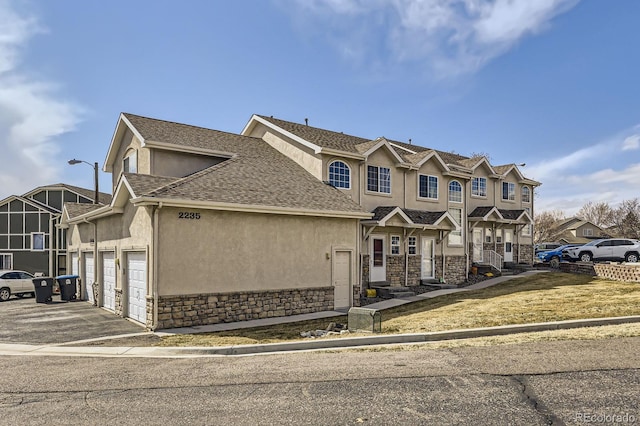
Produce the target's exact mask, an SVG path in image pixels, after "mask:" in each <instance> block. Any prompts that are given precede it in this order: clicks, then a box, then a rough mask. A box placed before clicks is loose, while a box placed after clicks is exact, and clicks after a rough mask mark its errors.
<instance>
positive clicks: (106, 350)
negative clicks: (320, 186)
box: [0, 271, 640, 358]
mask: <svg viewBox="0 0 640 426" xmlns="http://www.w3.org/2000/svg"><path fill="white" fill-rule="evenodd" d="M540 272H545V271H529V272H524V273H522V274H519V275H513V276H502V277H497V278H492V279H488V280H485V281H481V282H479V283H476V284H473V285H470V286H468V287H464V288H456V289H443V290H436V291H431V292H428V293H423V294H420V295H417V296H412V297H409V298H405V299H390V300H385V301H382V302H378V303H375V304H371V305H368V307H370V308H374V309H379V310H384V309H389V308H392V307H395V306H400V305H403V304H406V303H411V302H415V301H419V300H424V299H429V298H434V297H438V296H440V295H443V294H451V293H460V292H466V291H471V290H479V289H483V288H487V287H491V286H494V285H496V284H499V283H502V282H504V281H507V280H512V279H517V278H521V277H526V276H529V275H532V274H536V273H540ZM344 314H345V313H344V312H337V311H330V312H317V313H312V314H304V315H294V316H289V317H278V318H266V319H259V320H251V321H244V322H238V323H229V324H215V325H208V326H200V327H185V328H176V329H171V330H163V331H162V332H157V333H155V334H156V335H158V336H168V335H174V334H190V333H205V332H214V331H225V330H235V329H242V328H249V327H261V326H269V325H275V324H283V323H290V322H297V321H304V320H309V319H318V318H329V317H334V316H340V315H344ZM629 323H640V316H629V317H616V318H595V319H584V320H570V321H554V322H548V323H537V324H517V325H507V326H499V327H484V328H474V329H466V330H449V331H437V332H431V333H413V334H387V335H384V334H372V335H369V336H359V337H341V338H335V339H331V338H319V339H306V340H301V341H294V342H282V343H269V344H255V345H235V346H223V347H157V346H146V347H138V346H120V347H114V346H71V345H74V344H76V345H81V344H83V343H87V342H90V341H96V340H104V339H118V338H122V337H127V336H132V335H138V334H139V335H145V334H147V335H148V334H151V333H149V332H147V333H134V334H128V335H114V336H110V337H101V338H97V339H88V340H83V341H76V342H67V343H64V344H44V345H29V344H1V343H0V355H9V356H21V355H22V356H23V355H32V356H64V357H70V356H83V357H86V356H89V357H143V358H194V357H220V356H248V355H259V354H274V353H282V352H291V351H315V350H325V349H348V348H353V347H361V346H375V345H393V344H410V343H425V342H434V341H440V340H453V339H468V338H475V337H485V336H500V335H507V334H514V333H525V332H539V331H547V330H559V329H571V328H580V327H596V326H603V325H615V324H629Z"/></svg>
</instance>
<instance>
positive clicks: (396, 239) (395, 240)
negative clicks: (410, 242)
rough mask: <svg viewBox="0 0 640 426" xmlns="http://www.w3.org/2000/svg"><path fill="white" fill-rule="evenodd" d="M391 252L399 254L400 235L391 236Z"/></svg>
mask: <svg viewBox="0 0 640 426" xmlns="http://www.w3.org/2000/svg"><path fill="white" fill-rule="evenodd" d="M391 254H400V236H399V235H392V236H391Z"/></svg>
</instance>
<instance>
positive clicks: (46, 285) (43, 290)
mask: <svg viewBox="0 0 640 426" xmlns="http://www.w3.org/2000/svg"><path fill="white" fill-rule="evenodd" d="M31 281H32V282H33V287H34V289H35V291H36V303H47V302H51V297H52V296H53V278H51V277H38V278H34V279H32V280H31Z"/></svg>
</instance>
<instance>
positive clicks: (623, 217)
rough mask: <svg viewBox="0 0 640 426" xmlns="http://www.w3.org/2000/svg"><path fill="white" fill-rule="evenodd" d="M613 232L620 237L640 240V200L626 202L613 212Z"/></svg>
mask: <svg viewBox="0 0 640 426" xmlns="http://www.w3.org/2000/svg"><path fill="white" fill-rule="evenodd" d="M612 222H613V226H612V228H613V230H614V233H615V234H616V235H617V236H619V237H625V238H636V239H640V200H638V199H637V198H634V199H632V200H624V201H623V202H622V203H620V206H618V208H617V209H615V210H614V212H613V219H612Z"/></svg>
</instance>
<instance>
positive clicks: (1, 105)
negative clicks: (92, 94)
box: [0, 0, 81, 198]
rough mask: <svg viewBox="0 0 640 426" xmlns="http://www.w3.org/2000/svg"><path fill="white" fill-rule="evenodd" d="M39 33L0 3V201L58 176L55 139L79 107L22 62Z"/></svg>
mask: <svg viewBox="0 0 640 426" xmlns="http://www.w3.org/2000/svg"><path fill="white" fill-rule="evenodd" d="M42 32H43V30H42V28H40V26H39V25H38V23H37V21H36V19H35V18H33V17H27V16H22V15H20V14H19V13H18V12H16V11H15V10H14V9H13V8H12V7H11V3H10V2H7V1H1V0H0V151H1V152H2V159H3V162H2V167H0V198H4V197H6V196H8V195H11V194H20V193H23V192H26V191H28V190H30V189H32V188H33V187H35V186H38V185H43V184H47V183H55V182H53V181H54V180H55V179H56V178H57V177H58V171H57V170H58V167H57V166H54V164H56V162H55V161H52V158H55V156H56V154H57V153H58V151H59V148H58V142H57V141H56V138H57V137H58V136H60V135H62V134H64V133H66V132H69V131H72V130H73V129H74V128H75V126H76V125H77V124H78V122H79V120H80V114H81V111H80V108H79V107H77V106H75V105H74V104H73V103H71V102H68V101H65V100H60V99H58V93H57V87H56V85H55V84H53V83H52V82H49V81H44V80H42V79H40V78H36V77H34V76H33V75H31V73H30V72H29V70H27V69H25V67H24V65H22V64H21V62H20V61H21V55H20V53H21V52H22V51H23V50H24V49H25V48H26V45H27V42H28V41H29V39H30V38H31V37H33V36H34V35H35V34H37V33H42Z"/></svg>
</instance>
